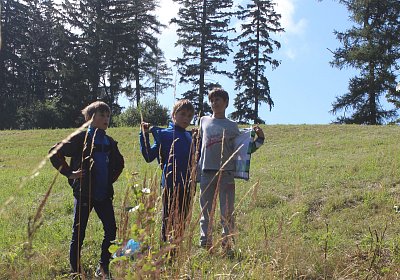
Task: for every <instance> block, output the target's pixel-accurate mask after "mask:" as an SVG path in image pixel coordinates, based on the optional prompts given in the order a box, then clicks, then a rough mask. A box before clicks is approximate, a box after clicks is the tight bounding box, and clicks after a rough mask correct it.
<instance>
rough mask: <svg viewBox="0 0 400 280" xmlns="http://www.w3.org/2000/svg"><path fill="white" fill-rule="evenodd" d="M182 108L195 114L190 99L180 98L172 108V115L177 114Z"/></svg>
mask: <svg viewBox="0 0 400 280" xmlns="http://www.w3.org/2000/svg"><path fill="white" fill-rule="evenodd" d="M182 110H187V111H189V112H191V113H193V114H194V107H193V104H192V103H191V102H190V101H189V100H188V99H180V100H178V101H177V102H176V103H175V104H174V107H173V108H172V116H175V114H176V113H178V112H179V111H182Z"/></svg>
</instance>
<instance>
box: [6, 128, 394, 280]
mask: <svg viewBox="0 0 400 280" xmlns="http://www.w3.org/2000/svg"><path fill="white" fill-rule="evenodd" d="M262 128H263V129H264V132H265V135H266V138H267V139H266V140H267V142H266V144H265V145H264V146H262V147H261V148H260V149H259V150H258V151H257V152H256V153H255V154H253V156H252V167H251V179H250V180H249V181H242V180H236V185H237V191H236V206H237V207H236V225H237V233H238V236H237V238H236V240H237V243H236V247H235V250H236V254H235V256H234V257H233V258H232V257H231V258H228V257H226V256H224V255H223V254H222V253H221V252H220V250H219V249H217V250H215V252H214V253H212V254H210V253H208V252H206V251H204V250H202V249H200V248H198V247H197V243H198V238H199V234H198V225H197V219H198V215H199V209H198V208H199V204H198V194H196V201H195V204H194V213H193V218H192V225H191V227H190V228H189V229H188V231H189V232H193V235H190V236H189V237H188V238H186V239H185V240H184V242H185V243H186V245H185V247H184V248H185V249H184V250H185V254H183V257H182V258H181V259H180V261H179V263H175V264H174V263H171V264H167V263H164V264H162V265H160V266H159V267H157V265H156V266H155V268H154V269H157V270H159V273H158V274H157V275H158V276H157V278H165V279H167V278H168V279H171V278H177V279H400V213H397V212H396V211H395V209H394V205H397V204H400V172H399V166H400V144H399V140H398V139H399V134H400V128H399V127H398V126H356V125H282V126H281V125H276V126H262ZM71 132H73V130H72V129H69V130H28V131H16V130H10V131H0V146H1V150H0V182H1V185H2V186H1V188H0V234H1V238H0V252H1V259H0V279H69V276H68V269H69V265H68V249H69V240H70V235H71V225H72V211H73V197H72V192H71V189H70V187H69V186H68V184H67V182H66V178H65V177H63V176H58V178H57V180H56V183H55V184H54V185H53V186H52V180H53V178H54V177H55V175H56V174H57V171H56V170H55V169H54V168H53V167H52V166H51V164H50V163H49V162H48V161H47V162H46V164H45V165H44V166H43V168H42V169H40V171H39V174H36V176H33V178H30V177H31V175H32V172H33V170H35V169H36V168H37V167H38V166H39V164H40V162H41V161H42V160H43V159H45V157H46V155H47V152H48V150H49V148H50V147H51V146H52V145H53V144H55V143H56V142H58V141H60V140H62V139H63V138H65V137H67V136H68V135H69V134H70V133H71ZM107 133H108V134H109V135H111V136H112V137H114V138H115V139H116V140H117V141H118V142H119V148H120V150H121V153H122V154H123V155H124V157H125V161H126V167H125V170H124V173H123V174H122V175H121V177H120V179H119V180H118V182H117V183H116V184H115V185H114V189H115V191H116V194H115V202H114V205H115V208H116V215H117V220H118V221H122V218H121V217H122V216H121V215H122V213H123V200H124V196H125V192H126V190H127V189H128V188H129V187H130V186H132V185H135V184H139V185H142V184H146V183H148V181H149V180H148V179H149V178H152V177H158V175H159V173H160V172H159V170H158V167H157V164H156V163H152V164H146V163H145V161H144V160H143V159H142V157H141V154H140V152H139V146H138V129H137V128H111V129H109V130H107ZM132 173H137V175H135V176H134V178H133V179H132V175H131V174H132ZM145 177H146V181H144V180H145V179H144V178H145ZM50 186H52V189H51V193H50V195H49V196H48V198H47V201H46V203H45V204H44V209H43V210H42V211H40V213H41V217H40V220H39V221H40V223H39V224H37V225H38V226H39V227H38V228H37V229H36V230H34V232H33V236H32V237H31V238H28V230H27V229H28V222H29V220H30V217H33V216H34V215H35V213H36V212H37V210H38V208H39V206H40V204H41V202H42V201H43V199H44V198H45V194H46V192H47V191H48V190H49V187H50ZM253 187H254V188H253ZM155 192H156V194H157V195H159V193H157V192H158V191H157V190H156V191H155ZM129 200H130V202H129V203H133V201H134V198H131V197H129ZM158 205H159V203H158ZM157 209H159V207H158V208H156V211H155V213H154V218H155V221H156V223H155V226H154V227H153V228H155V231H154V232H153V233H152V234H153V235H154V236H153V239H154V240H158V238H157V237H158V233H157V231H158V230H159V225H160V217H159V216H160V213H159V210H157ZM217 213H218V214H217V217H218V218H217V219H219V212H217ZM89 221H90V223H89V226H88V229H87V234H86V239H85V243H84V247H83V251H82V262H83V267H84V269H85V271H86V273H87V274H86V279H92V278H93V271H94V269H95V267H96V264H97V261H98V258H99V253H100V242H101V239H102V229H101V224H100V222H99V220H98V218H97V216H96V215H95V213H93V215H92V216H91V218H90V220H89ZM133 223H135V216H134V215H133V216H132V217H130V226H131V225H132V224H133ZM216 228H217V230H216V231H215V232H216V234H218V233H219V230H220V227H218V226H216ZM119 237H120V238H121V236H119ZM30 242H31V243H30ZM154 242H156V241H154ZM30 244H31V246H30ZM122 263H123V262H122ZM130 265H131V263H129V262H125V263H123V265H121V264H120V265H119V266H118V269H119V270H118V271H116V272H115V273H114V277H115V279H139V278H140V276H139V275H138V274H135V272H132V271H131V270H130V269H129V266H130ZM143 277H144V278H146V276H143ZM151 277H153V278H154V274H153V276H148V278H151Z"/></svg>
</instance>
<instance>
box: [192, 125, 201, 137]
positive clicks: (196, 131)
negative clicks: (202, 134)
mask: <svg viewBox="0 0 400 280" xmlns="http://www.w3.org/2000/svg"><path fill="white" fill-rule="evenodd" d="M198 134H199V129H198V128H195V127H194V128H192V138H196V137H197V135H198Z"/></svg>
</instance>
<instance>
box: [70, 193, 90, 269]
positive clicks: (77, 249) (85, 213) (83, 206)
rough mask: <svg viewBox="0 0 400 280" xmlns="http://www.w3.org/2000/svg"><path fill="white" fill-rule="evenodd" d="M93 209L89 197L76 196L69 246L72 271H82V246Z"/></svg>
mask: <svg viewBox="0 0 400 280" xmlns="http://www.w3.org/2000/svg"><path fill="white" fill-rule="evenodd" d="M91 210H92V205H89V202H88V199H76V198H74V224H73V226H72V238H71V244H70V248H69V262H70V265H71V272H72V273H81V272H82V271H81V270H80V258H81V248H82V244H83V240H84V239H85V231H86V226H87V223H88V219H89V214H90V211H91Z"/></svg>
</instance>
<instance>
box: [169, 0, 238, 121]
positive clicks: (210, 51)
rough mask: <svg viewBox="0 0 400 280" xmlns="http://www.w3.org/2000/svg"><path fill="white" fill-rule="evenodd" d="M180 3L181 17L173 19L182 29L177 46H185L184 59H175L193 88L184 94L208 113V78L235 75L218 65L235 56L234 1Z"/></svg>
mask: <svg viewBox="0 0 400 280" xmlns="http://www.w3.org/2000/svg"><path fill="white" fill-rule="evenodd" d="M174 1H175V2H177V3H179V4H180V8H179V12H178V17H176V18H173V19H172V20H171V22H172V23H176V24H177V26H178V29H177V34H178V37H179V39H178V41H177V42H176V43H175V45H176V46H180V47H182V50H183V53H182V57H180V58H177V59H176V60H174V62H175V64H176V66H177V69H178V73H179V74H180V79H179V82H180V83H188V84H191V85H192V89H190V90H188V91H187V92H185V93H183V96H184V97H185V98H188V99H190V100H191V101H192V102H193V104H194V106H195V109H196V110H197V111H198V112H201V113H202V114H203V113H204V112H205V108H207V107H206V105H205V104H204V103H205V102H204V95H206V94H207V87H206V84H207V81H206V75H214V74H222V75H227V76H228V77H231V76H232V73H230V72H229V71H225V70H220V69H219V67H217V64H221V63H222V62H225V61H226V59H227V56H228V55H229V54H230V53H231V51H232V50H231V49H230V48H229V46H228V42H229V38H228V35H227V34H228V32H229V31H232V28H230V27H229V22H230V18H231V16H232V15H233V12H232V5H233V3H232V0H202V1H199V0H174Z"/></svg>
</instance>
